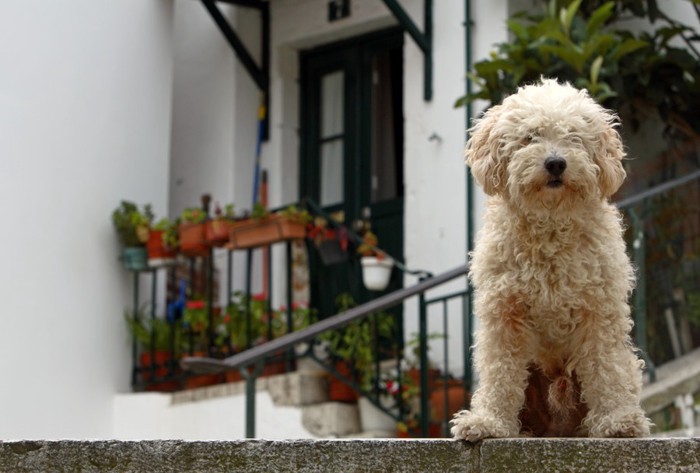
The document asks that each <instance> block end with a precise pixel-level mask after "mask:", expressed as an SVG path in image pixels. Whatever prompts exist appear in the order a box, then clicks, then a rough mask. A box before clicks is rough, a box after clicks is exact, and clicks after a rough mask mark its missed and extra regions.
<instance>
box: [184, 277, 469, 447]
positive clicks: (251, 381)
mask: <svg viewBox="0 0 700 473" xmlns="http://www.w3.org/2000/svg"><path fill="white" fill-rule="evenodd" d="M467 270H468V268H467V266H466V265H462V266H459V267H457V268H454V269H452V270H450V271H447V272H444V273H442V274H440V275H437V276H434V277H430V278H426V279H424V280H422V281H420V282H419V283H417V284H415V285H413V286H411V287H407V288H403V289H399V290H397V291H394V292H392V293H389V294H386V295H384V296H381V297H379V298H377V299H373V300H371V301H369V302H367V303H365V304H362V305H360V306H357V307H354V308H351V309H349V310H347V311H345V312H343V313H340V314H337V315H334V316H331V317H328V318H326V319H324V320H322V321H320V322H317V323H315V324H313V325H311V326H309V327H307V328H305V329H303V330H300V331H298V332H292V333H288V334H286V335H283V336H281V337H280V338H276V339H274V340H271V341H269V342H266V343H264V344H261V345H258V346H255V347H252V348H250V349H249V350H246V351H243V352H241V353H239V354H236V355H234V356H231V357H229V358H225V359H214V358H202V357H185V358H183V359H182V361H181V365H182V366H183V367H184V368H185V369H188V370H191V371H193V372H197V373H223V372H226V371H231V370H239V371H240V372H241V374H242V375H243V377H244V378H245V379H246V383H247V389H246V394H247V397H246V405H247V407H246V435H247V436H248V437H251V438H252V437H254V436H255V430H254V425H255V424H254V419H255V414H254V412H255V381H256V379H257V377H258V376H259V374H260V372H261V369H262V366H263V365H264V363H265V360H267V359H269V358H272V357H274V356H275V354H277V353H279V352H281V351H289V350H290V349H293V348H294V347H295V346H297V345H299V344H300V343H304V342H310V343H312V344H313V343H316V342H317V341H318V337H319V336H320V335H323V334H324V333H328V332H329V331H333V330H342V329H343V328H345V327H347V326H348V325H350V324H351V323H353V322H356V321H361V320H365V319H367V318H368V317H369V316H371V315H372V314H376V313H378V312H380V311H383V310H386V309H389V308H391V307H395V306H397V305H399V304H403V303H404V302H405V301H406V300H407V299H408V298H411V297H414V296H418V298H419V324H420V331H419V334H418V346H417V352H418V354H419V361H418V365H419V366H418V369H419V382H418V384H419V386H418V389H419V394H420V411H419V413H418V417H419V423H420V434H421V435H422V436H428V434H429V429H430V425H429V424H430V422H429V420H430V412H429V407H428V396H429V394H430V391H431V389H430V388H431V386H430V384H431V381H435V379H433V380H431V379H430V373H429V370H430V368H429V362H428V358H427V353H428V333H427V310H428V306H429V305H432V304H438V303H439V304H442V305H443V308H444V313H443V327H445V328H447V325H446V324H447V311H446V306H445V304H447V302H448V301H449V300H451V299H461V300H462V301H464V304H466V303H467V301H466V299H467V298H468V296H469V291H468V289H465V290H463V291H458V292H455V293H451V294H449V295H443V296H439V297H436V298H434V299H430V300H428V299H426V298H425V294H426V292H427V291H429V290H431V289H434V288H437V287H439V286H441V285H443V284H445V283H448V282H450V281H453V280H455V279H457V278H460V277H462V278H464V277H465V276H466V273H467ZM463 331H464V333H468V332H470V330H469V322H468V321H465V327H464V328H463ZM444 339H445V343H446V341H447V335H446V333H445V334H444ZM444 348H445V353H448V350H447V345H446V344H445V345H444ZM468 348H469V345H468V341H467V343H466V344H465V346H464V351H463V353H464V362H465V365H464V366H465V367H466V366H470V364H471V363H470V361H469V351H468ZM312 353H314V352H313V350H309V356H314V357H316V355H313V354H312ZM316 359H317V361H319V362H322V363H326V361H327V360H323V359H320V358H318V357H316ZM403 360H405V357H404V356H403V353H398V356H397V366H398V367H399V369H400V368H401V364H402V362H403ZM327 367H328V366H327ZM328 369H329V371H330V372H331V373H332V374H333V375H334V376H335V377H337V378H338V379H340V380H341V381H342V382H344V383H346V384H348V385H350V386H352V387H353V388H355V389H356V390H357V391H358V392H360V393H361V394H362V395H364V396H366V397H367V398H368V399H369V400H370V401H371V402H372V403H373V404H375V406H377V407H379V408H380V409H382V410H384V411H385V412H387V413H389V414H390V415H392V416H394V417H395V418H396V420H397V421H399V422H401V421H404V420H405V419H404V416H405V414H406V412H407V410H408V408H409V406H407V405H406V403H403V402H401V401H402V400H403V397H402V396H401V395H399V396H397V398H396V402H395V403H393V404H392V405H389V406H387V405H386V404H385V403H383V402H382V401H381V400H380V396H381V393H379V392H376V391H374V392H373V391H367V390H366V389H364V388H363V387H362V386H360V384H359V383H358V382H357V381H356V380H353V379H352V377H349V376H347V375H343V374H341V373H339V372H337V371H334V370H332V369H331V368H330V367H328ZM443 371H444V372H445V375H444V377H445V378H447V374H446V373H447V370H446V369H445V370H443ZM377 379H378V376H377V375H376V373H375V375H374V378H373V381H376V380H377ZM470 381H471V380H468V381H465V380H462V385H463V386H464V388H466V390H465V391H464V393H465V394H464V396H463V399H464V403H465V404H466V403H467V402H468V400H469V398H468V394H467V393H468V389H469V387H470V386H469V383H470ZM404 383H405V381H402V379H401V377H398V385H399V394H400V393H401V392H402V391H403V390H404V388H406V386H404V385H403V384H404ZM375 384H376V383H375ZM444 388H445V389H444V391H445V393H444V396H447V394H448V393H447V388H448V386H447V385H445V387H444ZM460 407H465V406H460ZM449 410H450V409H447V410H445V416H446V417H448V418H446V419H441V420H440V421H441V422H442V421H444V422H442V423H443V424H446V422H447V421H449V418H451V415H452V412H448V411H449ZM442 428H443V431H444V425H443V426H442ZM443 433H444V432H443Z"/></svg>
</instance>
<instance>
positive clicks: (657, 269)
mask: <svg viewBox="0 0 700 473" xmlns="http://www.w3.org/2000/svg"><path fill="white" fill-rule="evenodd" d="M616 205H617V207H618V208H619V209H620V210H621V211H622V212H623V215H624V216H625V217H626V219H627V223H628V230H629V231H628V235H627V236H628V243H629V246H630V252H631V253H632V256H633V258H632V259H633V261H634V264H635V266H636V269H637V287H636V290H635V293H634V298H633V306H634V318H635V325H636V327H635V338H636V342H637V345H638V346H639V347H640V349H641V351H642V353H643V354H644V357H645V359H646V361H647V369H648V371H649V374H650V378H651V380H652V381H653V380H654V379H655V367H656V366H658V365H660V364H663V363H665V362H668V361H671V360H672V359H674V358H678V357H680V356H682V355H683V354H685V353H687V352H689V351H690V350H692V349H694V348H697V347H699V346H700V170H697V171H694V172H690V173H688V174H686V175H684V176H682V177H680V178H676V179H672V180H669V181H667V182H664V183H663V184H660V185H657V186H654V187H651V188H649V189H646V190H644V191H642V192H640V193H638V194H636V195H633V196H631V197H629V198H625V199H623V200H621V201H619V202H617V203H616Z"/></svg>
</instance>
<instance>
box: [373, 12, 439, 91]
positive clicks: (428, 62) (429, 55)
mask: <svg viewBox="0 0 700 473" xmlns="http://www.w3.org/2000/svg"><path fill="white" fill-rule="evenodd" d="M382 1H383V2H384V5H386V7H387V8H388V9H389V11H391V13H392V14H393V15H394V17H395V18H396V19H397V20H398V22H399V23H400V24H401V27H402V28H403V29H404V31H406V32H407V33H408V34H409V35H410V36H411V38H413V40H414V41H415V42H416V44H417V45H418V47H419V48H420V49H421V51H423V54H424V59H423V99H424V100H425V101H426V102H429V101H431V100H432V98H433V1H432V0H424V3H423V19H424V23H425V24H424V31H423V32H421V31H420V30H419V29H418V27H417V26H416V24H415V23H414V22H413V20H411V17H410V16H408V14H407V13H406V10H404V9H403V7H401V5H400V4H399V3H398V2H397V1H396V0H382Z"/></svg>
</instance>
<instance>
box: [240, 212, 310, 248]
mask: <svg viewBox="0 0 700 473" xmlns="http://www.w3.org/2000/svg"><path fill="white" fill-rule="evenodd" d="M305 237H306V226H305V225H304V224H303V223H300V222H294V221H292V220H289V219H288V218H287V217H285V216H283V215H270V216H268V217H265V218H263V219H261V220H253V219H248V220H243V221H241V222H236V223H235V224H234V225H233V226H232V227H231V230H230V231H229V243H228V245H227V248H229V249H231V250H243V249H247V248H255V247H258V246H267V245H271V244H273V243H277V242H279V241H285V240H299V239H301V238H305Z"/></svg>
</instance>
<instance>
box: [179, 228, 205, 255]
mask: <svg viewBox="0 0 700 473" xmlns="http://www.w3.org/2000/svg"><path fill="white" fill-rule="evenodd" d="M178 233H179V235H180V252H182V254H183V255H185V256H190V257H196V256H206V255H208V254H209V247H208V246H207V243H206V240H205V226H204V224H203V223H182V224H180V226H179V227H178Z"/></svg>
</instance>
